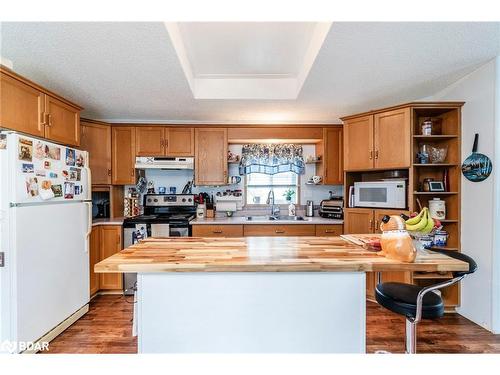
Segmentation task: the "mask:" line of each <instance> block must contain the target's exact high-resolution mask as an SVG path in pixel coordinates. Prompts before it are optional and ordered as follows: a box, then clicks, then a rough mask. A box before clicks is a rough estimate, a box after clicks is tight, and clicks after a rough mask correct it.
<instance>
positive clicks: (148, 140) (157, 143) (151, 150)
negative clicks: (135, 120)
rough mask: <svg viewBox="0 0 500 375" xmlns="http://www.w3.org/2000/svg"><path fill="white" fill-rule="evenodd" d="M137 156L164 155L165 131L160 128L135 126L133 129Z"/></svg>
mask: <svg viewBox="0 0 500 375" xmlns="http://www.w3.org/2000/svg"><path fill="white" fill-rule="evenodd" d="M135 135H136V139H135V141H136V149H135V154H136V155H137V156H163V155H165V148H164V147H163V144H164V142H165V129H164V128H163V127H162V126H137V127H136V128H135Z"/></svg>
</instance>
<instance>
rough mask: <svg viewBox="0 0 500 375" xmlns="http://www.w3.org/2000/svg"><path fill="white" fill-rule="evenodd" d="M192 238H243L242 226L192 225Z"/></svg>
mask: <svg viewBox="0 0 500 375" xmlns="http://www.w3.org/2000/svg"><path fill="white" fill-rule="evenodd" d="M193 237H243V225H193Z"/></svg>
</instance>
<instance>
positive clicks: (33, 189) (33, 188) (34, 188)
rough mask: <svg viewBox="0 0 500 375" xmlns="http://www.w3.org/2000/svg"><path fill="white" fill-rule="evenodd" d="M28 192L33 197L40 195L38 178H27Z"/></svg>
mask: <svg viewBox="0 0 500 375" xmlns="http://www.w3.org/2000/svg"><path fill="white" fill-rule="evenodd" d="M26 192H27V193H28V195H29V196H31V197H36V196H37V195H38V178H36V177H26Z"/></svg>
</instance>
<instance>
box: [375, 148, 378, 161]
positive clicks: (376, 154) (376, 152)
mask: <svg viewBox="0 0 500 375" xmlns="http://www.w3.org/2000/svg"><path fill="white" fill-rule="evenodd" d="M375 159H378V150H375Z"/></svg>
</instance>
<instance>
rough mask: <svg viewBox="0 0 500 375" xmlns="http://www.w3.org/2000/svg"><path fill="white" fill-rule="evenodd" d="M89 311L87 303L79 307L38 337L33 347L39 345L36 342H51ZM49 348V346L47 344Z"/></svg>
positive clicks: (31, 352)
mask: <svg viewBox="0 0 500 375" xmlns="http://www.w3.org/2000/svg"><path fill="white" fill-rule="evenodd" d="M88 311H89V305H88V304H86V305H85V306H83V307H81V308H80V309H79V310H77V311H76V312H74V313H73V314H72V315H70V316H69V317H68V318H67V319H66V320H64V321H63V322H62V323H60V324H59V325H57V326H56V327H55V328H53V329H52V330H50V331H49V332H48V333H46V334H45V335H44V336H42V337H41V338H39V339H38V340H37V341H36V342H35V345H33V346H34V347H40V345H36V344H37V343H42V342H51V341H52V340H54V339H55V338H56V337H57V336H59V335H60V334H61V333H62V332H64V331H65V330H66V328H68V327H69V326H70V325H72V324H73V323H74V322H76V321H77V320H78V319H80V318H81V317H82V316H83V315H85V314H86V313H87V312H88ZM49 348H50V346H49ZM36 352H38V349H33V350H25V351H24V352H22V354H35V353H36Z"/></svg>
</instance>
